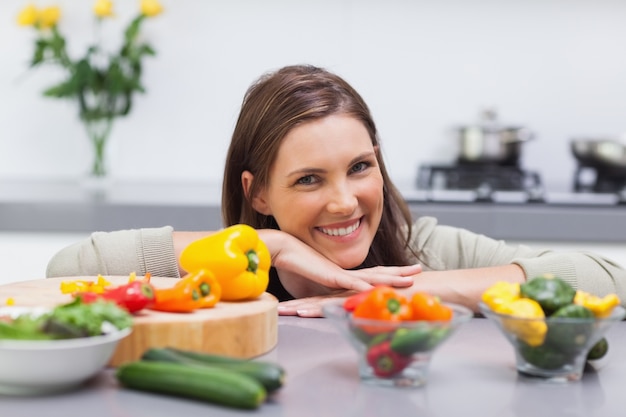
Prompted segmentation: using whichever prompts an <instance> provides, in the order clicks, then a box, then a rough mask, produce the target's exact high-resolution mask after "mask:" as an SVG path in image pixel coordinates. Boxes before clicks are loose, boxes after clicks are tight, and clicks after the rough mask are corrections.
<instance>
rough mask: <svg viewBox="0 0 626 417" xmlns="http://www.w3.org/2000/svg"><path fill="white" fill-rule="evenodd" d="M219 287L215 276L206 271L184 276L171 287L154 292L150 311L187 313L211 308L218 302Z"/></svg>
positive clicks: (220, 291) (202, 270) (201, 270)
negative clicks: (153, 300)
mask: <svg viewBox="0 0 626 417" xmlns="http://www.w3.org/2000/svg"><path fill="white" fill-rule="evenodd" d="M221 293H222V290H221V287H220V284H219V282H218V281H217V279H216V278H215V275H213V273H212V272H211V271H208V270H206V269H200V270H198V271H196V272H193V273H190V274H187V275H185V276H184V277H183V278H181V279H180V281H178V282H177V283H176V284H174V286H173V287H170V288H162V289H157V290H156V294H155V295H156V297H155V302H154V305H153V306H152V307H150V308H151V309H152V310H158V311H167V312H174V313H188V312H191V311H194V310H197V309H199V308H210V307H213V306H214V305H215V304H217V302H218V301H219V300H220V297H221Z"/></svg>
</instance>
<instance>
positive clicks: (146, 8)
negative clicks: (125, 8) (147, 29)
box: [140, 0, 163, 17]
mask: <svg viewBox="0 0 626 417" xmlns="http://www.w3.org/2000/svg"><path fill="white" fill-rule="evenodd" d="M140 9H141V14H143V15H144V16H148V17H153V16H156V15H159V14H161V12H162V11H163V6H161V3H159V1H158V0H141V4H140Z"/></svg>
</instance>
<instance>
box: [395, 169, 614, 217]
mask: <svg viewBox="0 0 626 417" xmlns="http://www.w3.org/2000/svg"><path fill="white" fill-rule="evenodd" d="M407 197H408V198H409V199H410V200H413V201H432V202H449V203H456V202H458V203H464V202H483V203H519V204H526V203H544V204H554V205H580V206H616V205H619V206H626V176H624V175H622V176H620V175H615V174H614V172H613V171H607V170H602V169H597V167H596V168H592V167H588V166H579V167H578V168H577V169H576V171H575V173H574V181H573V184H571V188H569V186H565V187H558V188H557V189H550V188H549V187H547V186H546V185H545V184H544V182H543V179H542V176H541V175H540V174H539V173H538V172H536V171H532V170H527V169H523V168H521V167H519V166H516V165H487V164H464V163H461V162H457V163H453V164H449V165H445V164H441V165H437V164H425V165H421V166H420V167H419V170H418V175H417V182H416V188H415V189H414V190H413V191H411V192H409V193H407Z"/></svg>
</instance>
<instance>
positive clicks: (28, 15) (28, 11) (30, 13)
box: [17, 4, 39, 26]
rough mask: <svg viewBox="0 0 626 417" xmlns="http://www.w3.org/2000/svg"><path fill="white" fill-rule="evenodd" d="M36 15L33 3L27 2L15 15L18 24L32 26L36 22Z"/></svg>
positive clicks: (36, 11) (37, 12)
mask: <svg viewBox="0 0 626 417" xmlns="http://www.w3.org/2000/svg"><path fill="white" fill-rule="evenodd" d="M38 15H39V11H38V10H37V7H35V5H34V4H29V5H28V6H26V7H24V8H23V9H22V11H21V12H20V14H18V15H17V23H18V24H19V25H20V26H34V25H35V24H36V23H37V17H38Z"/></svg>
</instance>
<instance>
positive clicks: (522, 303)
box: [500, 298, 548, 346]
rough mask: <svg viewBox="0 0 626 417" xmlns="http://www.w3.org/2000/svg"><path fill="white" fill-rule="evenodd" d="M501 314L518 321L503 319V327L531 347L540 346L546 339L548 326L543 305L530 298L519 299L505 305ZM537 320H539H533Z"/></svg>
mask: <svg viewBox="0 0 626 417" xmlns="http://www.w3.org/2000/svg"><path fill="white" fill-rule="evenodd" d="M500 313H501V314H507V315H509V316H513V317H515V318H516V319H503V320H502V323H503V326H504V327H505V328H506V329H507V330H508V331H510V332H511V333H514V334H515V335H516V336H517V337H518V338H520V339H521V340H523V341H524V342H526V343H527V344H528V345H530V346H540V345H542V344H543V341H544V340H545V338H546V333H547V332H548V325H547V324H546V322H545V320H544V319H545V314H544V312H543V309H542V308H541V305H539V303H538V302H536V301H535V300H531V299H530V298H519V299H517V300H513V301H511V302H510V303H507V304H503V305H502V307H501V311H500ZM517 319H525V320H517ZM532 319H537V320H532Z"/></svg>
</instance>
